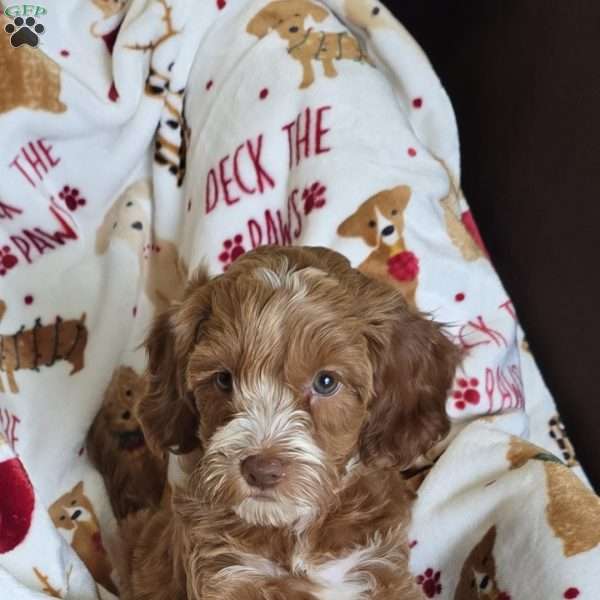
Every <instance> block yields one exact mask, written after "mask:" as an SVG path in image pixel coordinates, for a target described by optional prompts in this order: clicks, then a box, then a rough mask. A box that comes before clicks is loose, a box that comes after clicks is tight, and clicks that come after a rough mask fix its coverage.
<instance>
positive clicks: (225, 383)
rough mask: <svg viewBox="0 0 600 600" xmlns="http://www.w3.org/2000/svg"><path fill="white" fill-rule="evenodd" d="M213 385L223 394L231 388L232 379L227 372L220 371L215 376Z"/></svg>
mask: <svg viewBox="0 0 600 600" xmlns="http://www.w3.org/2000/svg"><path fill="white" fill-rule="evenodd" d="M215 383H216V384H217V387H218V388H219V389H221V390H223V391H224V392H230V391H231V388H232V387H233V378H232V377H231V373H230V372H229V371H220V372H219V373H217V374H216V375H215Z"/></svg>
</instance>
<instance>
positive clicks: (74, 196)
mask: <svg viewBox="0 0 600 600" xmlns="http://www.w3.org/2000/svg"><path fill="white" fill-rule="evenodd" d="M58 197H59V198H60V199H61V200H62V201H63V202H64V203H65V204H66V205H67V208H68V209H69V210H70V211H71V212H75V211H76V210H77V209H78V208H79V207H80V206H85V205H86V202H87V200H86V199H85V198H83V197H82V196H80V195H79V190H78V189H77V188H72V187H70V186H68V185H65V186H63V189H62V190H61V191H60V192H58Z"/></svg>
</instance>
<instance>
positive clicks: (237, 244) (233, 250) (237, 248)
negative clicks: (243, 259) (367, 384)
mask: <svg viewBox="0 0 600 600" xmlns="http://www.w3.org/2000/svg"><path fill="white" fill-rule="evenodd" d="M243 241H244V237H243V236H242V234H241V233H238V234H237V235H236V236H234V238H233V240H225V241H224V242H223V251H222V252H221V254H219V260H220V261H221V262H222V263H223V271H227V269H228V268H229V265H230V264H231V263H232V262H233V261H234V260H235V259H236V258H239V257H240V256H242V254H245V253H246V249H245V248H244V246H242V242H243Z"/></svg>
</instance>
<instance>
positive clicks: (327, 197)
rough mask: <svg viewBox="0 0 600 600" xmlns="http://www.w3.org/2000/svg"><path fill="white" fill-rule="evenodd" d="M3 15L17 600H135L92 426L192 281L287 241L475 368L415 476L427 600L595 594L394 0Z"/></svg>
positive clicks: (563, 478) (598, 504)
mask: <svg viewBox="0 0 600 600" xmlns="http://www.w3.org/2000/svg"><path fill="white" fill-rule="evenodd" d="M5 8H6V11H5V13H4V14H3V15H2V16H0V72H1V73H2V77H1V78H0V131H1V132H2V136H1V137H0V157H1V158H2V162H1V163H0V170H1V175H2V176H1V177H0V431H1V441H0V598H2V599H3V600H4V599H5V598H6V599H7V600H8V599H11V600H12V599H24V600H32V599H34V598H43V597H48V596H50V597H54V598H65V599H66V598H77V599H78V600H88V599H89V600H93V599H96V598H98V597H102V598H110V597H112V594H113V593H116V592H117V590H118V581H117V580H116V578H115V574H114V568H113V565H112V563H111V557H114V553H113V551H114V549H115V536H114V532H115V520H114V517H113V515H112V513H111V510H110V508H109V504H108V501H107V497H106V493H105V491H104V487H103V485H102V483H101V479H100V477H99V475H98V474H97V472H96V471H95V470H94V469H93V468H92V466H91V464H90V460H89V457H88V455H87V452H86V450H85V437H86V432H87V430H88V428H89V427H90V425H91V423H92V421H93V419H94V416H95V414H96V412H97V411H98V408H99V406H100V403H101V402H102V398H103V396H104V395H105V393H109V394H110V393H111V392H110V390H116V391H115V393H118V394H120V395H127V393H128V391H130V390H128V389H117V388H119V385H120V384H119V382H120V381H129V380H135V381H138V380H139V377H140V376H141V374H142V372H143V369H144V362H145V356H144V352H143V351H142V350H140V349H139V345H140V343H141V341H142V340H143V338H144V335H145V333H146V331H147V328H148V324H149V322H150V320H151V319H152V317H153V316H154V315H156V314H157V313H158V312H159V311H161V310H162V309H163V308H164V307H165V306H167V305H168V304H169V302H171V301H172V300H174V299H177V298H178V297H179V295H180V294H181V290H182V288H183V286H184V284H185V281H186V277H187V276H188V273H189V272H190V270H191V269H193V268H195V267H196V266H197V265H199V264H200V263H205V264H206V265H208V267H209V269H210V270H211V271H212V273H213V274H218V273H222V272H223V271H224V270H226V269H227V267H228V265H230V264H231V262H232V261H234V260H236V258H238V257H239V256H240V255H242V254H243V253H244V252H246V251H248V250H249V249H251V248H254V247H256V246H259V245H264V244H274V243H275V244H284V245H287V244H306V245H321V246H329V247H332V248H334V249H336V250H338V251H340V252H342V253H344V254H346V255H347V256H348V257H349V259H350V260H351V261H352V263H353V264H354V265H355V266H356V267H358V268H359V269H361V270H363V271H364V272H365V273H369V274H371V275H372V276H374V277H381V278H385V279H387V280H388V281H389V282H390V283H392V284H393V285H395V286H398V288H399V289H400V290H401V291H402V293H403V294H404V296H405V298H406V300H407V302H409V303H410V304H412V305H414V306H416V307H418V308H419V309H420V310H422V311H425V312H428V313H430V314H431V315H432V316H433V317H434V318H435V319H438V320H440V321H443V322H445V323H447V324H448V332H449V334H450V335H451V336H452V337H453V338H454V340H455V341H456V343H457V344H459V345H460V346H461V347H462V348H463V349H464V350H465V354H466V358H465V361H464V365H463V366H462V368H461V369H460V370H459V372H457V373H456V378H455V381H454V384H453V386H452V389H451V390H450V393H449V397H448V403H447V410H448V414H449V415H450V417H451V418H452V421H453V423H454V428H453V433H452V436H451V440H449V441H448V442H446V443H445V444H443V445H441V446H440V447H439V448H437V449H436V452H435V453H432V454H431V456H428V457H425V458H424V459H423V461H422V462H421V464H419V465H416V466H415V469H414V472H415V475H414V477H413V478H412V479H411V482H412V483H414V485H415V488H418V499H417V501H416V504H415V507H414V519H413V524H412V527H411V532H410V536H411V540H412V543H411V545H412V554H411V566H412V569H413V572H414V575H415V577H416V580H417V582H418V583H419V585H421V587H422V589H423V596H424V597H425V598H436V599H438V598H439V599H453V598H455V599H457V600H463V599H474V598H495V599H503V600H508V599H513V600H522V599H527V600H533V599H540V600H541V599H543V600H550V599H556V600H559V599H561V598H580V599H582V600H585V599H593V598H597V596H598V589H600V569H599V568H598V565H599V564H600V501H599V500H598V499H597V498H596V497H595V496H594V495H593V494H592V493H591V492H590V491H589V490H588V488H587V485H586V483H585V476H584V475H583V473H582V472H581V469H580V468H579V467H578V465H577V461H576V458H575V455H574V452H573V448H572V447H571V445H570V443H569V441H568V438H567V436H566V434H565V431H564V428H563V427H562V424H561V421H560V418H559V416H558V415H557V413H556V408H555V405H554V402H553V400H552V397H551V395H550V393H549V391H548V390H547V388H546V386H545V385H544V382H543V380H542V378H541V376H540V374H539V372H538V369H537V367H536V364H535V360H534V358H533V356H532V355H531V353H530V351H529V350H528V346H527V343H526V340H525V338H524V335H523V332H522V330H521V328H520V327H519V323H518V319H517V312H516V310H515V307H514V306H513V304H512V303H511V301H510V298H508V297H507V295H506V292H505V291H504V289H503V287H502V285H501V283H500V281H499V279H498V277H497V275H496V273H495V271H494V268H493V266H492V263H491V262H490V257H489V256H488V254H487V252H486V249H485V246H484V244H483V242H482V240H481V238H480V236H479V234H478V232H477V228H476V225H475V221H474V219H473V217H472V215H471V213H470V211H469V207H468V204H467V202H466V200H465V198H464V197H463V195H462V192H461V189H460V173H459V163H460V156H459V145H458V135H457V130H456V123H455V120H454V115H453V112H452V108H451V105H450V102H449V100H448V98H447V96H446V94H445V92H444V90H443V88H442V87H441V85H440V82H439V80H438V79H437V77H436V75H435V73H434V72H433V70H432V68H431V66H430V64H429V62H428V60H427V58H426V56H425V55H424V54H423V52H422V51H421V49H420V48H419V46H418V45H417V44H416V43H415V41H414V40H413V39H412V38H411V36H410V35H409V34H408V33H407V31H406V30H405V29H404V28H403V27H402V25H400V24H399V23H398V22H396V21H395V20H394V19H393V18H392V17H391V16H390V14H389V13H388V11H387V10H386V8H385V7H384V6H383V5H382V4H380V3H379V2H378V0H204V1H203V2H197V1H195V0H129V1H127V0H64V1H63V2H61V3H60V8H59V7H58V4H57V3H55V2H47V1H44V0H39V2H38V3H37V5H36V6H30V7H29V8H26V7H25V6H21V5H12V4H11V5H10V6H9V5H8V3H7V4H6V5H5ZM490 118H493V115H490ZM123 372H127V373H129V374H130V377H128V378H123V377H120V375H119V374H120V373H123ZM123 385H128V384H125V383H124V384H123ZM107 391H108V392H107ZM132 435H136V434H135V433H132ZM136 439H137V438H136ZM527 440H529V441H527ZM529 442H533V444H535V445H532V444H531V443H529ZM136 446H137V444H136ZM442 450H444V451H443V453H442ZM440 454H441V455H440ZM419 483H420V486H418V484H419Z"/></svg>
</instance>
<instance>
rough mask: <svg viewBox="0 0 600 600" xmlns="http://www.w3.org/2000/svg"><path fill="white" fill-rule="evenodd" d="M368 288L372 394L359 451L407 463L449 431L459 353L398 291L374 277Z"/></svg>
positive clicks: (390, 461)
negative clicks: (451, 392) (449, 408)
mask: <svg viewBox="0 0 600 600" xmlns="http://www.w3.org/2000/svg"><path fill="white" fill-rule="evenodd" d="M365 291H366V293H365V294H364V298H365V300H366V301H367V305H366V307H365V314H367V315H369V317H368V321H369V325H368V326H367V327H368V330H367V332H366V336H367V339H368V340H369V344H370V348H371V357H372V359H371V360H372V362H373V372H374V397H373V398H372V401H371V406H370V409H369V415H368V418H367V422H366V423H365V426H364V428H363V431H362V433H361V437H360V441H359V450H360V455H361V458H362V460H363V461H365V462H369V461H372V460H377V459H382V460H383V461H384V463H385V464H393V465H399V466H401V467H402V468H407V467H409V466H410V465H411V464H412V463H413V462H414V461H415V460H416V459H417V458H418V457H419V456H421V455H422V454H423V453H424V452H427V451H428V450H429V449H430V448H432V447H433V446H434V445H435V444H436V443H437V442H438V441H439V440H440V439H442V438H443V437H444V436H445V435H446V434H447V433H448V430H449V428H450V423H449V420H448V417H447V415H446V398H447V394H448V390H449V388H450V386H451V384H452V380H453V377H454V372H455V370H456V367H457V366H458V364H459V362H460V357H461V353H460V351H459V349H458V348H457V347H456V346H455V345H454V344H453V343H452V342H450V340H449V339H448V338H447V337H446V336H445V335H444V334H443V333H442V330H441V327H440V325H438V324H437V323H434V322H433V321H430V320H429V319H426V318H425V316H423V315H421V314H420V313H418V312H416V311H414V310H413V309H411V308H409V307H408V305H407V304H406V302H405V301H404V299H403V298H402V297H401V294H400V292H399V291H397V290H395V289H394V288H391V286H389V285H387V284H386V283H381V282H375V281H371V282H370V285H369V286H367V289H366V290H365Z"/></svg>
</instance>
